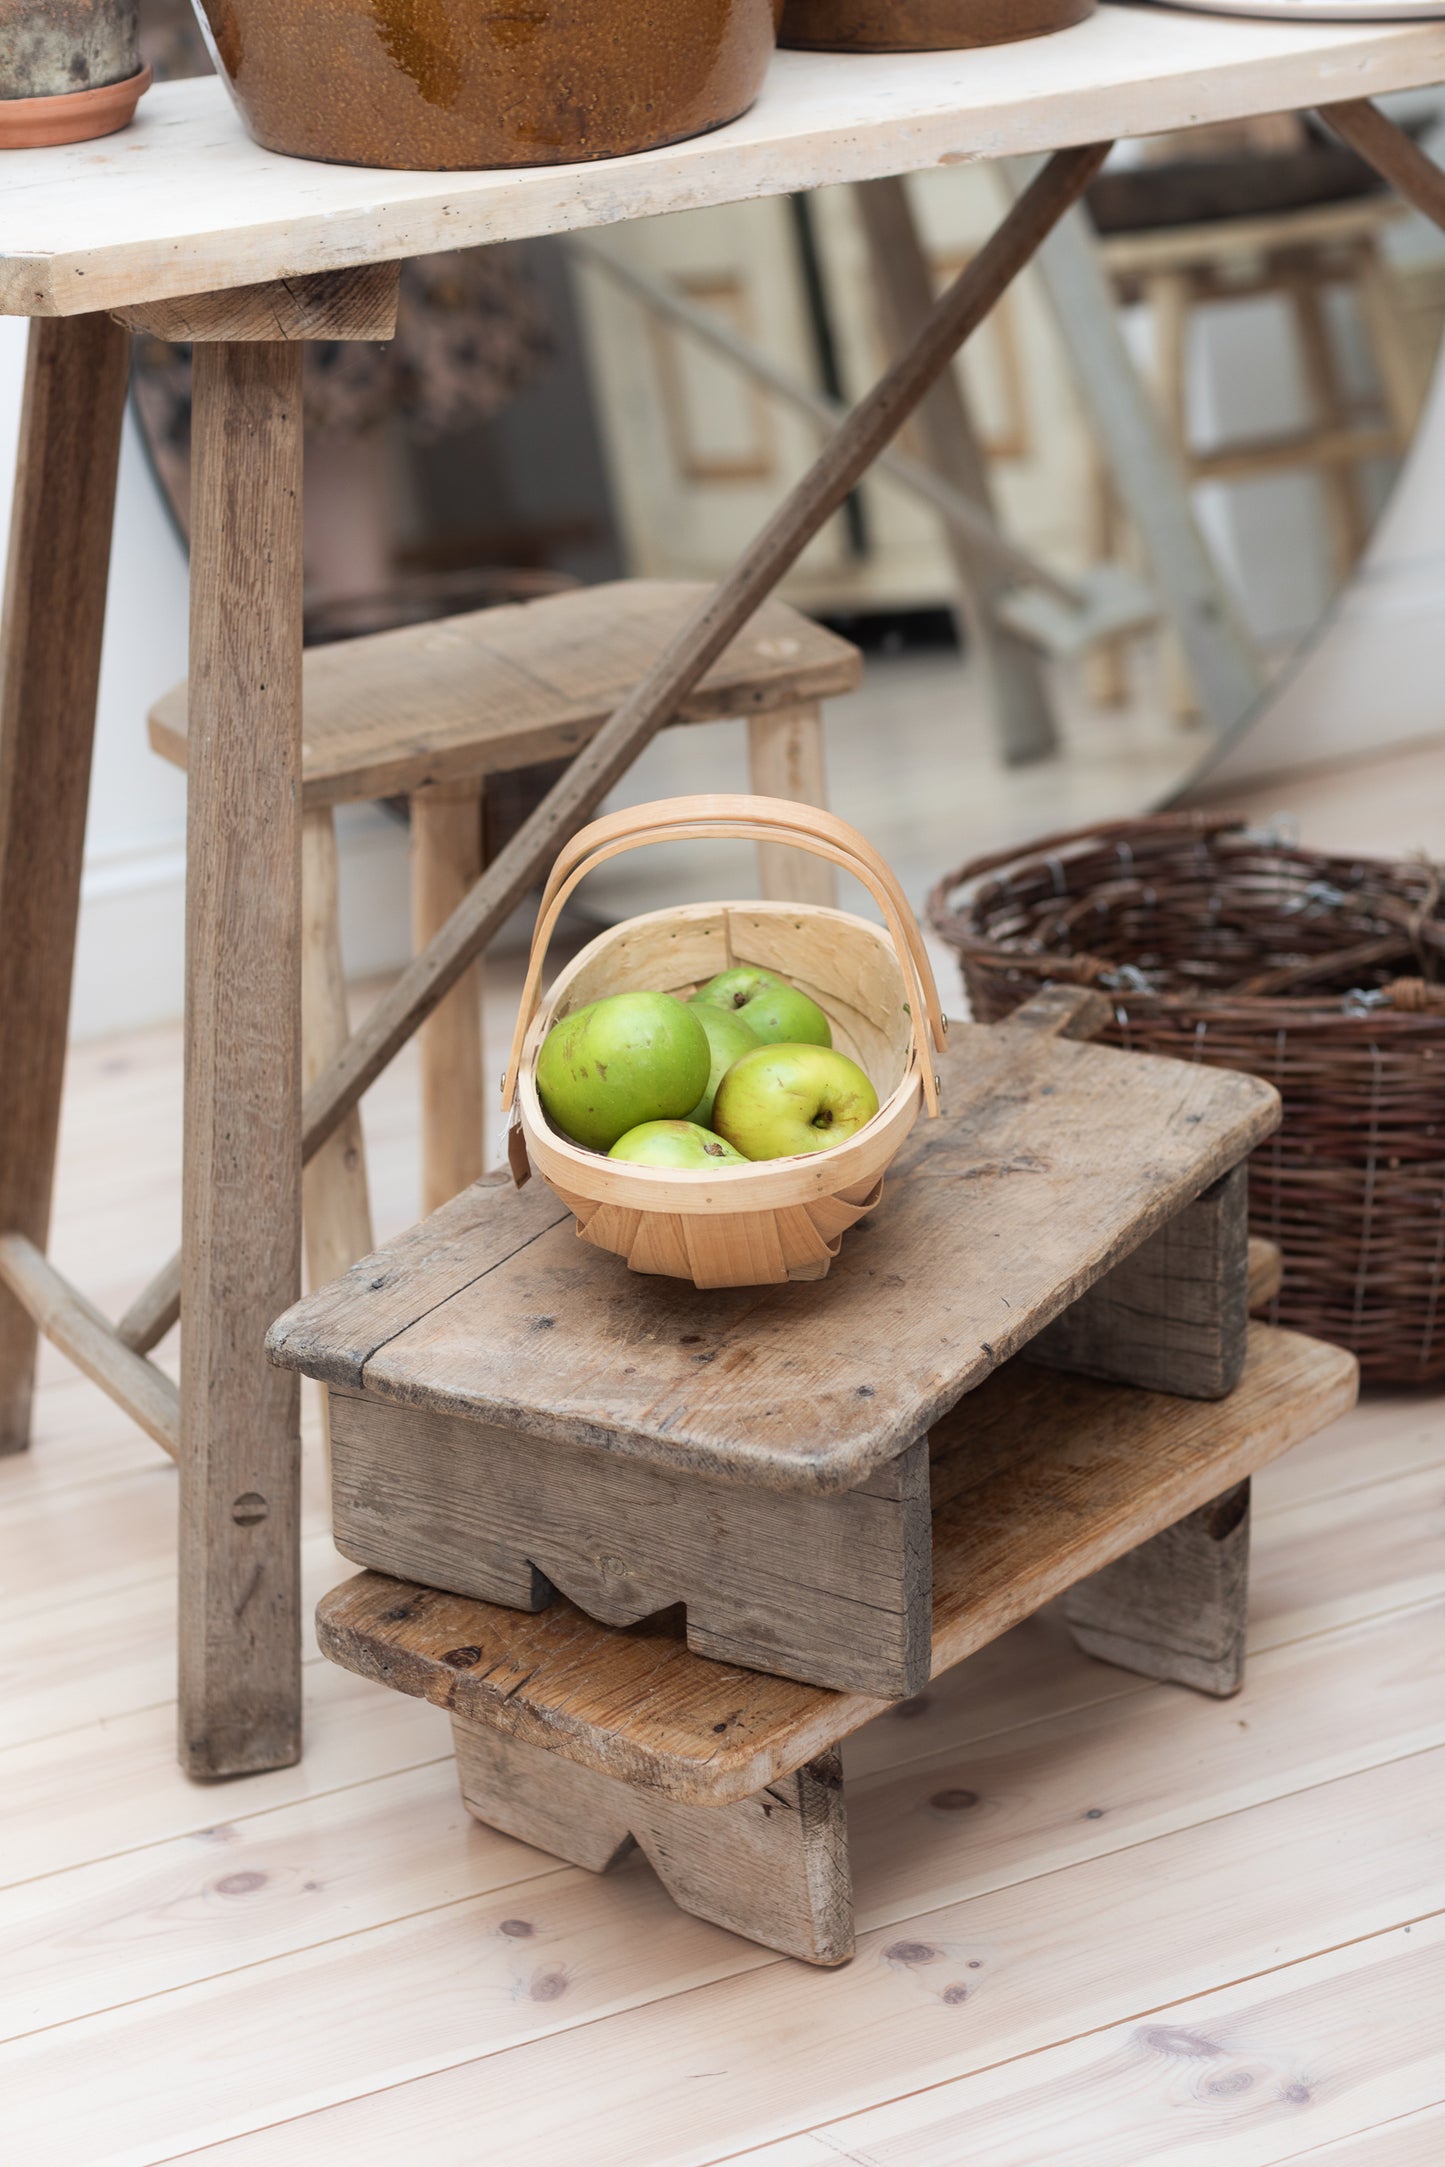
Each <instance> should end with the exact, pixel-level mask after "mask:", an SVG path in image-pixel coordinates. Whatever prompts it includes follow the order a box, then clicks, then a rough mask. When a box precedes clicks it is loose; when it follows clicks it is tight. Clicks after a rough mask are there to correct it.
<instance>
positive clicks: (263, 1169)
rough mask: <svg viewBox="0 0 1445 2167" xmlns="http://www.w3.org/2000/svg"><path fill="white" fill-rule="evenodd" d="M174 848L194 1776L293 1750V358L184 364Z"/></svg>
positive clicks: (297, 633)
mask: <svg viewBox="0 0 1445 2167" xmlns="http://www.w3.org/2000/svg"><path fill="white" fill-rule="evenodd" d="M194 382H195V418H194V425H193V454H192V456H193V463H194V480H193V489H192V502H193V514H192V522H191V683H192V700H193V705H194V715H195V744H194V745H193V747H192V758H191V773H190V789H189V793H188V808H187V846H186V863H187V872H186V1105H185V1139H184V1148H185V1183H184V1202H183V1217H184V1240H183V1244H182V1247H183V1254H184V1264H183V1276H182V1289H181V1294H182V1307H183V1309H184V1312H185V1316H186V1330H185V1333H184V1336H183V1341H182V1346H181V1434H182V1439H183V1452H182V1458H181V1525H180V1578H181V1615H180V1658H181V1682H180V1701H181V1709H180V1748H181V1756H182V1762H183V1765H184V1766H185V1767H186V1768H188V1769H189V1771H190V1772H191V1773H192V1774H193V1775H195V1776H199V1777H216V1776H225V1775H240V1774H244V1773H247V1772H249V1771H252V1770H255V1769H261V1768H274V1767H276V1766H278V1765H280V1764H283V1763H285V1762H287V1761H289V1760H293V1759H295V1757H296V1756H297V1754H298V1753H299V1752H300V1750H301V1739H300V1713H301V1710H300V1694H301V1678H300V1639H299V1635H300V1617H299V1609H298V1581H297V1576H298V1571H299V1565H298V1555H297V1542H298V1519H299V1504H300V1495H299V1492H300V1437H299V1431H298V1408H297V1394H296V1387H295V1380H294V1379H288V1378H283V1377H282V1376H280V1375H279V1374H278V1373H277V1372H276V1371H275V1370H274V1369H271V1368H268V1366H267V1363H266V1360H265V1351H264V1350H265V1339H266V1329H267V1325H268V1323H269V1321H270V1319H271V1318H272V1317H274V1316H275V1315H276V1313H277V1310H278V1309H279V1308H282V1307H284V1306H285V1304H286V1303H287V1302H288V1301H290V1300H293V1299H294V1297H295V1291H296V1288H297V1286H298V1284H299V1282H300V1276H301V1149H300V1123H299V1107H300V1093H301V1076H300V1061H301V993H300V987H301V790H300V754H301V348H300V347H299V346H294V345H292V346H288V345H282V344H269V345H267V344H259V345H245V346H201V347H199V348H198V349H197V351H196V355H195V379H194Z"/></svg>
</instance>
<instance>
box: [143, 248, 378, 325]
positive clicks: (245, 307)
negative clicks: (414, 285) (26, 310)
mask: <svg viewBox="0 0 1445 2167" xmlns="http://www.w3.org/2000/svg"><path fill="white" fill-rule="evenodd" d="M400 280H401V265H400V264H399V263H363V264H357V265H355V266H353V267H352V268H351V269H349V270H345V271H312V272H309V273H307V274H306V275H305V276H304V277H300V278H277V279H271V280H268V281H267V283H266V284H264V285H261V286H231V287H228V288H227V289H225V290H224V291H223V292H220V293H188V294H180V295H177V296H176V297H175V298H174V299H172V300H170V301H145V302H140V303H137V304H136V305H135V306H134V307H130V308H118V309H113V310H112V311H111V314H112V315H113V316H114V318H115V321H116V322H117V323H118V324H124V326H125V328H126V330H127V331H145V332H149V333H150V335H151V337H152V338H157V339H172V340H176V341H178V342H180V343H182V344H185V343H187V342H190V343H192V344H201V343H216V342H219V341H226V342H228V343H230V344H232V345H237V344H246V343H249V342H254V341H257V340H275V339H282V340H287V341H291V340H301V339H389V338H391V337H392V335H393V333H394V332H395V330H396V303H397V292H398V288H399V285H400Z"/></svg>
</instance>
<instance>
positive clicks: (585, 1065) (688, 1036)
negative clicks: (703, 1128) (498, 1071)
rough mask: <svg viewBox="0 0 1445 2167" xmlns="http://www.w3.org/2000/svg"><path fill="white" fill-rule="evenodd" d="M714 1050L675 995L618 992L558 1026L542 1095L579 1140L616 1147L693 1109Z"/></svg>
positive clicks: (545, 1058) (547, 1052)
mask: <svg viewBox="0 0 1445 2167" xmlns="http://www.w3.org/2000/svg"><path fill="white" fill-rule="evenodd" d="M711 1072H712V1050H711V1048H710V1047H709V1045H708V1041H707V1033H706V1031H705V1030H704V1029H703V1027H702V1025H701V1024H700V1023H699V1022H698V1020H697V1017H696V1016H695V1015H694V1014H693V1012H692V1010H691V1009H690V1008H689V1007H688V1006H687V1004H686V1002H684V1001H679V1000H677V999H676V998H675V996H674V995H672V994H671V993H610V994H608V995H607V997H606V998H605V999H604V1000H601V1001H591V1002H589V1003H588V1005H587V1006H586V1007H585V1008H579V1009H577V1010H575V1011H574V1013H573V1014H572V1015H570V1016H564V1017H563V1018H562V1020H561V1022H560V1023H554V1024H553V1026H552V1028H551V1030H550V1031H549V1032H548V1033H547V1036H546V1038H545V1039H544V1040H543V1041H542V1051H541V1052H540V1053H539V1054H538V1056H537V1095H538V1097H539V1098H540V1099H541V1101H542V1105H543V1108H544V1110H545V1112H546V1115H547V1118H548V1120H549V1121H551V1122H552V1123H553V1124H554V1125H555V1126H556V1127H557V1128H559V1129H560V1130H561V1131H562V1134H563V1135H564V1136H570V1137H571V1139H572V1141H573V1143H574V1144H585V1145H586V1146H587V1148H588V1150H589V1151H610V1150H611V1149H612V1146H613V1145H614V1144H615V1143H616V1142H617V1139H618V1137H619V1136H625V1135H626V1134H627V1131H628V1130H629V1129H635V1128H636V1127H637V1125H638V1123H639V1122H642V1121H662V1120H667V1119H670V1118H673V1119H675V1118H677V1117H679V1116H681V1115H683V1114H688V1113H691V1111H692V1109H693V1107H694V1106H696V1104H697V1102H698V1100H699V1098H700V1097H701V1096H702V1094H703V1092H704V1091H705V1090H706V1089H707V1082H708V1077H709V1075H710V1074H711Z"/></svg>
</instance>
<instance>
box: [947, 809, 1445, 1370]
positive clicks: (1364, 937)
mask: <svg viewBox="0 0 1445 2167" xmlns="http://www.w3.org/2000/svg"><path fill="white" fill-rule="evenodd" d="M929 916H930V918H931V921H932V923H933V925H934V926H935V928H936V929H937V931H938V932H939V933H940V934H941V935H942V937H943V938H944V939H945V940H946V941H948V942H949V943H950V945H951V946H952V947H954V948H955V949H956V950H957V951H958V954H959V957H960V959H961V961H962V965H963V975H964V979H965V981H966V983H967V987H968V993H969V999H970V1001H971V1003H972V1005H973V1011H974V1014H975V1016H976V1017H977V1018H978V1019H979V1020H980V1021H982V1022H994V1021H997V1019H998V1018H999V1017H1001V1016H1005V1015H1007V1014H1008V1013H1009V1012H1010V1010H1012V1009H1013V1008H1015V1007H1016V1006H1017V1005H1018V1003H1019V1002H1020V1001H1022V1000H1024V999H1025V998H1026V997H1027V996H1028V995H1029V994H1030V993H1032V992H1034V991H1035V990H1036V989H1037V988H1038V986H1039V985H1040V984H1041V983H1047V982H1054V983H1068V984H1075V985H1087V986H1096V987H1098V988H1099V989H1100V990H1102V991H1104V992H1106V993H1108V994H1109V995H1110V996H1111V997H1112V999H1113V1002H1114V1018H1113V1022H1112V1024H1111V1025H1110V1026H1109V1027H1108V1029H1107V1031H1106V1032H1105V1034H1104V1035H1105V1036H1106V1037H1107V1038H1109V1039H1111V1040H1112V1041H1113V1043H1114V1044H1116V1045H1119V1046H1123V1047H1136V1048H1139V1049H1141V1050H1142V1051H1145V1052H1148V1053H1161V1054H1172V1055H1174V1056H1176V1057H1177V1058H1179V1059H1183V1060H1186V1061H1210V1062H1214V1063H1217V1064H1218V1065H1220V1066H1221V1067H1225V1068H1238V1069H1246V1070H1248V1071H1250V1072H1251V1073H1252V1074H1254V1075H1256V1076H1262V1077H1264V1078H1266V1079H1267V1080H1268V1081H1269V1082H1270V1083H1272V1084H1274V1085H1275V1086H1276V1088H1277V1089H1278V1090H1279V1091H1280V1093H1281V1095H1282V1097H1283V1099H1284V1121H1283V1125H1282V1126H1281V1128H1280V1129H1279V1130H1278V1132H1277V1133H1276V1134H1275V1135H1274V1136H1273V1137H1272V1138H1271V1139H1270V1141H1269V1142H1268V1143H1266V1144H1262V1145H1261V1146H1260V1148H1259V1150H1258V1151H1257V1152H1256V1153H1255V1155H1254V1160H1253V1163H1252V1166H1251V1175H1250V1224H1251V1228H1252V1230H1253V1231H1254V1232H1255V1233H1256V1234H1263V1235H1266V1236H1268V1238H1269V1239H1270V1240H1271V1241H1275V1242H1278V1243H1279V1244H1280V1246H1281V1248H1282V1249H1283V1252H1284V1264H1285V1271H1284V1284H1283V1288H1282V1291H1281V1293H1280V1295H1279V1297H1278V1300H1277V1302H1276V1303H1275V1305H1274V1311H1273V1318H1274V1321H1277V1322H1279V1323H1283V1324H1288V1325H1292V1326H1295V1327H1296V1328H1298V1329H1299V1330H1302V1331H1305V1332H1312V1333H1314V1334H1315V1335H1317V1336H1318V1337H1320V1338H1322V1339H1329V1340H1333V1341H1334V1342H1335V1343H1336V1344H1337V1345H1339V1346H1344V1347H1348V1348H1350V1349H1351V1350H1352V1351H1353V1352H1354V1353H1355V1354H1357V1355H1358V1356H1359V1358H1360V1364H1361V1368H1362V1370H1363V1372H1364V1374H1365V1375H1366V1376H1367V1377H1370V1378H1373V1379H1375V1380H1377V1381H1385V1380H1389V1381H1391V1382H1396V1383H1423V1382H1425V1381H1426V1380H1428V1379H1430V1378H1434V1377H1439V1376H1441V1375H1445V1301H1442V1288H1445V1277H1442V1267H1445V985H1437V984H1435V983H1433V982H1432V981H1434V980H1435V979H1436V978H1441V977H1445V913H1442V909H1441V902H1440V884H1439V878H1438V876H1437V874H1436V872H1435V871H1434V869H1433V868H1431V867H1429V866H1426V865H1424V864H1390V863H1386V862H1382V861H1380V860H1374V859H1352V858H1338V857H1326V856H1322V855H1320V854H1318V853H1315V852H1309V851H1304V850H1299V849H1295V848H1292V847H1290V846H1289V845H1287V844H1286V843H1284V842H1282V841H1280V840H1279V839H1277V838H1273V837H1261V836H1260V835H1258V834H1256V833H1252V832H1251V831H1249V830H1248V829H1246V827H1245V826H1244V825H1243V823H1242V822H1240V821H1239V820H1237V819H1233V818H1229V817H1227V816H1221V815H1201V814H1188V813H1184V814H1163V815H1160V816H1158V817H1156V818H1154V819H1146V820H1137V821H1130V822H1121V823H1119V824H1117V825H1114V826H1108V827H1099V828H1093V829H1087V830H1080V831H1078V832H1075V833H1072V834H1067V835H1057V836H1050V837H1048V838H1046V839H1045V840H1044V841H1043V842H1040V843H1036V844H1033V845H1031V846H1030V847H1029V849H1028V850H1027V851H1026V852H1012V853H1000V854H999V855H998V856H995V857H990V858H978V859H975V860H974V861H973V863H972V864H970V865H966V866H963V867H962V868H961V869H960V870H959V871H958V872H956V873H953V874H950V875H949V877H948V878H947V879H946V880H943V881H940V883H939V884H938V886H937V888H936V889H935V890H934V893H933V896H932V897H931V899H930V904H929Z"/></svg>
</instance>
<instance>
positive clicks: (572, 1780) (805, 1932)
mask: <svg viewBox="0 0 1445 2167" xmlns="http://www.w3.org/2000/svg"><path fill="white" fill-rule="evenodd" d="M452 1735H453V1737H454V1739H455V1741H456V1749H457V1772H458V1774H459V1776H460V1778H461V1786H462V1798H463V1800H464V1801H465V1803H466V1806H467V1810H468V1812H470V1813H473V1814H475V1815H476V1817H477V1819H478V1820H479V1821H485V1822H486V1823H487V1825H488V1826H489V1827H491V1828H498V1829H501V1830H503V1831H504V1833H505V1834H507V1835H509V1836H516V1837H518V1838H519V1839H520V1840H521V1841H522V1842H523V1843H530V1844H535V1845H536V1846H537V1848H538V1849H539V1850H543V1851H547V1852H550V1853H551V1854H552V1855H553V1856H554V1857H556V1858H563V1859H567V1860H568V1861H569V1862H570V1863H571V1864H573V1865H575V1866H584V1867H587V1868H588V1869H589V1870H590V1871H592V1872H593V1873H603V1872H605V1871H606V1870H607V1868H608V1867H609V1866H613V1865H615V1864H616V1863H617V1862H618V1860H619V1859H621V1858H623V1857H625V1855H626V1854H627V1852H628V1851H629V1850H630V1849H631V1848H632V1846H633V1844H634V1843H635V1844H636V1845H637V1846H638V1847H639V1848H640V1849H641V1851H642V1852H643V1853H644V1855H645V1857H646V1859H647V1862H648V1864H649V1865H650V1866H651V1867H652V1869H653V1871H654V1872H655V1873H656V1874H657V1876H658V1878H659V1880H660V1881H661V1882H662V1885H663V1887H664V1888H665V1889H666V1890H667V1893H668V1895H669V1896H670V1897H671V1898H672V1900H673V1902H674V1903H675V1904H676V1905H677V1906H678V1908H679V1909H680V1910H682V1911H687V1912H690V1913H691V1914H692V1916H693V1917H694V1918H699V1919H708V1920H710V1921H711V1922H712V1924H713V1925H715V1926H725V1927H727V1928H728V1929H729V1930H730V1931H731V1932H732V1933H735V1934H742V1935H744V1936H745V1937H746V1938H747V1939H748V1940H750V1941H760V1942H762V1943H763V1945H764V1947H766V1948H769V1949H777V1950H778V1951H780V1953H781V1954H782V1955H784V1956H798V1957H802V1958H803V1959H804V1961H805V1962H807V1963H810V1964H842V1963H846V1962H847V1960H848V1958H849V1957H850V1956H851V1955H852V1954H853V1879H852V1874H851V1871H850V1869H849V1864H848V1830H847V1818H846V1812H845V1808H844V1802H843V1770H842V1765H841V1763H840V1762H839V1759H838V1756H837V1754H836V1753H829V1754H824V1755H823V1756H821V1757H820V1758H819V1759H818V1760H816V1761H812V1762H810V1763H809V1764H808V1765H807V1766H806V1767H804V1768H800V1769H797V1770H796V1771H795V1772H794V1773H793V1774H792V1775H789V1776H784V1777H781V1778H780V1779H779V1780H778V1781H777V1782H776V1783H773V1784H770V1785H769V1786H768V1788H767V1790H766V1791H762V1792H760V1793H759V1794H758V1796H757V1797H756V1798H745V1799H740V1800H739V1801H738V1802H737V1803H736V1804H734V1805H730V1806H721V1807H718V1808H717V1809H715V1810H714V1811H712V1812H708V1813H703V1812H700V1811H699V1810H698V1809H697V1808H696V1807H690V1806H677V1805H674V1804H673V1803H672V1801H671V1800H669V1799H665V1798H659V1797H658V1796H657V1794H656V1793H655V1792H651V1793H649V1792H645V1791H637V1790H634V1789H632V1788H631V1787H630V1786H629V1785H627V1784H625V1783H619V1782H618V1781H617V1780H616V1778H615V1777H612V1776H604V1775H600V1774H598V1773H597V1771H596V1770H595V1769H590V1768H580V1767H578V1766H577V1765H576V1763H575V1762H571V1761H563V1760H559V1759H558V1758H557V1756H556V1755H555V1754H552V1753H546V1752H543V1751H541V1750H540V1749H539V1748H538V1747H536V1746H526V1745H522V1744H520V1743H519V1742H518V1741H517V1740H516V1739H515V1738H505V1737H502V1736H500V1735H499V1734H498V1733H497V1732H495V1731H492V1730H488V1729H486V1728H485V1727H484V1726H483V1725H482V1724H480V1723H472V1722H469V1721H468V1720H467V1719H466V1717H464V1716H454V1717H453V1718H452Z"/></svg>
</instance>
